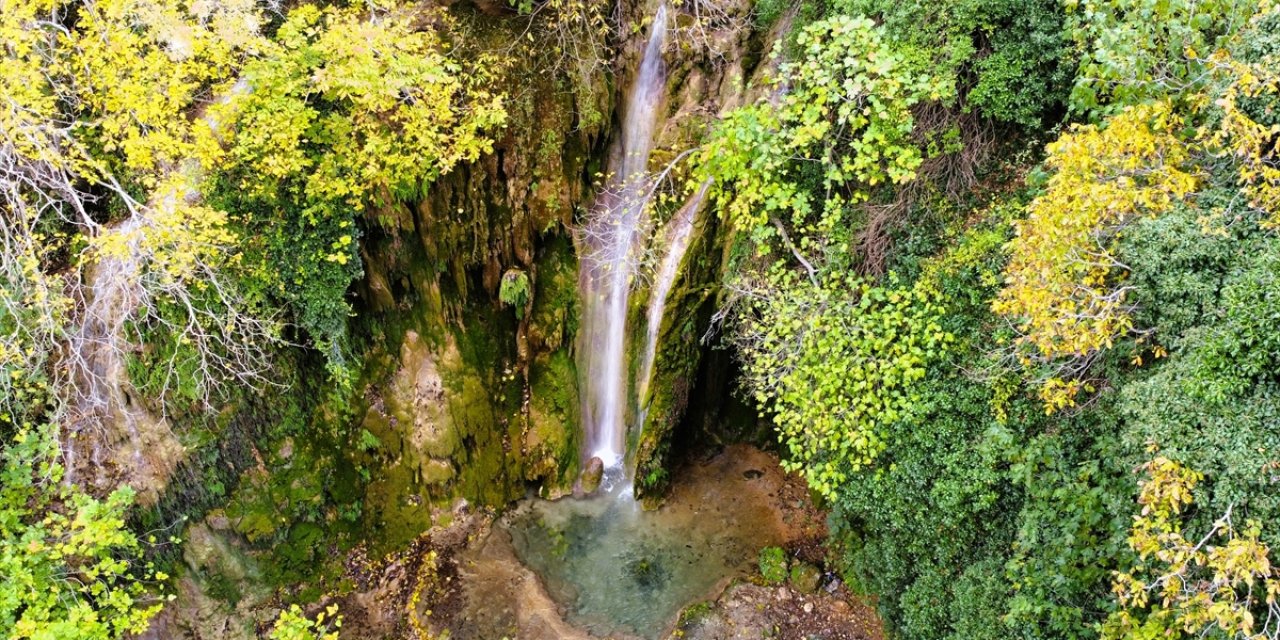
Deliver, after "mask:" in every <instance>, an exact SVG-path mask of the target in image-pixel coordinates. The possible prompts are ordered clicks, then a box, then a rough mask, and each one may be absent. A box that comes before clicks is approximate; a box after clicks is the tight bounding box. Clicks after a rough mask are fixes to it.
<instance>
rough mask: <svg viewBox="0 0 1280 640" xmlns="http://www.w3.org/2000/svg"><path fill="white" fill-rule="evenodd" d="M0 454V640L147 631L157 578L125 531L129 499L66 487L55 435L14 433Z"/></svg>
mask: <svg viewBox="0 0 1280 640" xmlns="http://www.w3.org/2000/svg"><path fill="white" fill-rule="evenodd" d="M5 445H6V448H5V450H4V452H3V454H2V456H0V459H2V463H3V467H0V576H3V577H4V579H3V580H0V635H3V636H4V637H6V638H12V639H14V640H21V639H24V638H32V639H38V640H44V639H51V638H57V639H58V640H108V639H114V638H122V637H126V636H129V635H131V634H136V633H139V632H142V631H145V630H146V628H147V626H148V623H149V621H150V619H151V618H152V616H154V615H155V614H156V613H157V612H158V611H159V610H160V605H159V603H158V600H159V599H158V598H157V597H156V596H155V595H154V594H151V593H149V592H148V588H147V583H148V582H150V581H151V580H152V579H155V580H159V579H160V576H159V575H154V574H153V573H152V570H151V568H150V565H143V564H142V562H141V561H140V559H139V556H140V555H141V546H140V543H139V541H138V539H137V538H136V537H135V536H134V534H133V533H132V532H131V531H129V529H128V528H127V527H126V526H125V520H124V519H125V513H126V510H127V509H128V507H129V505H130V504H131V503H132V502H133V492H132V491H130V490H129V489H120V490H117V491H116V492H114V493H112V494H111V495H110V496H109V497H108V498H106V499H105V500H96V499H94V498H91V497H89V496H88V495H85V494H84V493H82V492H81V491H80V490H79V489H77V488H75V487H74V486H72V485H69V484H65V483H64V482H63V477H62V473H63V471H62V467H61V466H60V465H59V464H58V463H57V456H58V450H57V441H56V439H55V430H54V429H53V428H51V427H40V428H37V429H35V430H22V431H19V432H18V434H17V436H16V437H15V438H14V439H13V440H12V441H11V442H6V443H5Z"/></svg>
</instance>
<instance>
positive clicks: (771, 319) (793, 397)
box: [737, 275, 952, 498]
mask: <svg viewBox="0 0 1280 640" xmlns="http://www.w3.org/2000/svg"><path fill="white" fill-rule="evenodd" d="M781 284H782V286H779V287H778V289H777V290H773V291H771V292H770V293H769V294H768V295H767V296H764V297H756V298H753V302H752V306H751V308H750V311H749V312H747V313H744V318H743V319H742V320H741V326H740V327H739V328H738V329H737V334H738V338H737V339H738V342H739V344H740V346H741V347H742V349H743V356H744V360H745V362H746V371H745V374H746V378H747V383H748V386H749V388H750V389H751V390H752V392H753V393H754V394H755V398H756V401H757V402H759V403H760V405H761V406H762V407H764V408H765V409H766V410H767V411H768V413H769V414H770V415H771V416H772V417H773V419H774V422H775V423H776V424H777V427H778V432H779V436H780V438H781V440H782V442H783V444H784V445H786V447H787V452H788V457H787V459H786V461H785V462H784V463H783V464H784V466H785V467H786V468H788V469H789V470H793V471H799V472H800V473H802V474H803V475H804V477H805V479H806V480H807V481H808V483H809V486H810V487H811V488H813V489H814V490H815V491H817V492H819V493H820V494H822V495H824V496H826V497H828V498H832V497H834V496H835V495H836V491H837V490H838V489H839V488H840V486H841V485H842V483H844V481H846V480H847V479H849V478H850V476H851V474H853V473H856V472H857V471H859V470H861V469H863V468H865V467H867V466H869V465H871V464H872V463H873V462H874V461H875V459H876V457H877V456H878V455H879V454H880V452H881V451H882V450H883V449H884V433H883V430H884V429H886V428H888V427H889V426H890V425H892V424H894V423H895V422H896V421H898V420H899V419H902V418H904V417H905V416H906V414H907V412H908V411H909V410H910V409H911V406H912V404H913V402H914V396H913V391H912V389H913V387H914V385H915V384H916V383H917V382H919V381H920V380H921V379H922V378H924V375H925V370H926V366H927V365H928V364H929V363H931V362H933V361H935V360H936V359H938V358H939V357H940V356H941V355H942V352H943V350H944V349H945V348H946V345H947V344H948V343H950V342H951V340H952V337H951V336H950V335H949V334H947V333H946V332H945V331H943V329H942V328H941V326H940V325H939V317H940V315H941V314H942V313H943V308H942V306H941V304H940V303H939V301H938V297H937V296H936V294H933V293H930V292H928V291H926V290H925V288H922V287H914V288H907V287H900V286H897V285H895V284H890V285H888V286H883V287H882V286H873V285H871V284H870V283H868V282H866V281H865V280H862V279H860V278H858V277H856V276H852V275H849V276H840V275H831V276H829V277H828V278H827V279H825V280H824V281H823V282H822V283H820V284H813V283H810V282H808V281H807V280H803V279H800V278H793V279H791V280H789V281H785V282H783V283H781Z"/></svg>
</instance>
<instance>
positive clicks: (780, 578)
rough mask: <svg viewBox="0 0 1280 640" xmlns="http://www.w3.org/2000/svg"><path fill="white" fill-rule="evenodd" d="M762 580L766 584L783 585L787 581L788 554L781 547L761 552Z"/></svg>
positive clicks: (769, 548) (768, 548) (766, 548)
mask: <svg viewBox="0 0 1280 640" xmlns="http://www.w3.org/2000/svg"><path fill="white" fill-rule="evenodd" d="M758 564H759V567H760V578H761V579H763V580H764V583H765V584H782V583H783V582H786V580H787V554H786V552H785V551H783V550H782V549H781V548H779V547H765V548H763V549H761V550H760V560H759V563H758Z"/></svg>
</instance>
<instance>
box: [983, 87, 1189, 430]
mask: <svg viewBox="0 0 1280 640" xmlns="http://www.w3.org/2000/svg"><path fill="white" fill-rule="evenodd" d="M1180 126H1181V120H1180V118H1178V116H1176V115H1175V114H1174V113H1173V112H1172V110H1171V108H1170V105H1169V104H1168V103H1156V104H1150V105H1143V106H1139V107H1131V108H1129V109H1126V110H1125V111H1123V112H1121V113H1120V114H1118V115H1116V116H1115V117H1113V118H1111V119H1110V120H1109V121H1108V122H1107V123H1106V125H1105V126H1102V127H1100V126H1093V125H1090V126H1077V127H1075V128H1073V129H1072V130H1071V131H1070V132H1068V133H1066V134H1064V135H1063V136H1062V137H1061V138H1060V139H1058V140H1057V141H1055V142H1053V143H1052V144H1050V145H1049V147H1048V152H1049V157H1048V159H1047V160H1046V161H1045V166H1046V168H1047V169H1048V170H1049V171H1050V172H1052V177H1050V178H1049V182H1048V184H1047V186H1046V188H1045V191H1044V193H1043V194H1041V195H1040V196H1039V197H1037V198H1036V199H1035V200H1034V201H1032V203H1031V204H1030V205H1029V206H1028V216H1027V219H1026V220H1023V221H1021V222H1018V223H1017V224H1016V225H1015V227H1016V232H1017V235H1016V237H1015V238H1014V239H1013V240H1012V242H1011V243H1010V249H1011V257H1010V261H1009V265H1008V267H1007V268H1006V269H1005V287H1004V289H1003V290H1002V291H1001V292H1000V294H999V296H998V298H997V299H996V301H995V303H994V308H995V310H996V312H998V313H1002V314H1005V315H1008V316H1010V317H1011V318H1012V319H1013V321H1014V323H1015V325H1016V327H1017V328H1018V330H1019V332H1020V336H1019V338H1018V340H1017V342H1018V344H1017V347H1018V352H1017V353H1018V357H1019V360H1020V361H1021V363H1022V364H1023V365H1024V366H1027V367H1040V366H1046V367H1047V369H1048V373H1047V374H1046V375H1043V376H1042V377H1041V380H1040V382H1041V383H1042V387H1041V395H1042V398H1043V400H1044V401H1045V404H1046V408H1047V409H1048V410H1054V409H1059V408H1062V407H1065V406H1069V405H1071V404H1073V403H1074V401H1075V400H1074V399H1075V396H1076V394H1077V393H1078V392H1079V391H1080V390H1081V389H1082V388H1083V385H1084V383H1083V382H1082V381H1081V379H1080V378H1081V375H1082V374H1083V373H1084V372H1085V370H1086V369H1087V368H1088V366H1089V364H1090V363H1091V362H1092V361H1093V359H1094V357H1095V356H1096V355H1097V354H1098V353H1099V352H1100V350H1102V349H1104V348H1106V347H1109V346H1110V345H1111V344H1112V343H1113V342H1114V341H1115V340H1116V338H1118V337H1120V336H1122V335H1125V334H1127V333H1128V332H1129V331H1130V330H1131V329H1133V324H1132V320H1131V319H1130V316H1129V305H1128V303H1127V302H1126V300H1125V297H1126V294H1127V292H1128V287H1126V286H1125V285H1124V282H1123V280H1124V276H1125V274H1126V273H1127V268H1126V267H1125V265H1124V264H1122V263H1120V262H1119V261H1118V260H1117V259H1116V257H1115V255H1114V243H1115V239H1116V237H1117V234H1119V233H1121V232H1122V230H1123V228H1124V226H1125V224H1126V223H1128V222H1131V221H1132V220H1134V219H1135V218H1137V217H1139V216H1147V215H1156V214H1159V213H1161V212H1163V211H1166V210H1168V209H1169V207H1170V206H1172V205H1173V204H1174V203H1175V202H1177V201H1178V200H1179V199H1180V198H1183V197H1185V196H1187V195H1188V194H1190V193H1191V192H1192V191H1193V190H1194V189H1195V186H1196V179H1195V176H1194V175H1192V174H1191V173H1189V172H1188V171H1186V170H1185V169H1184V165H1185V164H1186V162H1187V160H1188V157H1189V148H1188V145H1187V144H1186V143H1184V142H1183V141H1182V140H1181V139H1179V137H1178V133H1177V129H1178V127H1180Z"/></svg>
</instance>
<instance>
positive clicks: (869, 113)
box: [697, 16, 949, 251]
mask: <svg viewBox="0 0 1280 640" xmlns="http://www.w3.org/2000/svg"><path fill="white" fill-rule="evenodd" d="M797 46H798V47H799V49H800V50H799V52H798V53H797V55H796V60H795V61H792V62H785V63H783V64H782V65H781V67H780V69H779V72H778V75H777V76H776V77H774V78H773V79H772V81H771V84H770V88H771V89H773V90H774V91H778V92H781V94H782V95H781V96H780V97H779V98H778V103H777V104H775V103H774V101H773V100H772V99H771V98H763V99H761V100H760V101H759V102H757V103H756V104H754V105H750V106H747V107H744V108H741V109H736V110H734V111H732V112H730V113H729V114H728V115H727V116H726V117H725V119H724V120H723V121H722V122H721V123H720V124H719V125H718V126H717V127H716V129H715V131H714V132H713V133H712V136H711V139H710V140H709V141H708V142H707V144H706V145H704V148H703V150H702V152H701V153H700V154H699V160H698V167H699V168H698V174H699V175H698V180H697V181H700V180H701V179H704V178H713V179H715V180H716V182H717V187H718V195H717V201H718V204H719V206H720V210H721V213H722V215H725V216H726V217H728V218H729V219H730V220H732V221H733V222H734V223H735V224H737V225H740V226H742V227H743V228H746V229H749V230H750V231H751V232H752V233H754V234H757V235H760V234H762V235H763V236H764V237H770V236H772V235H773V234H774V233H775V225H774V224H772V223H771V220H773V219H777V218H782V219H783V220H784V221H785V222H787V223H790V224H793V225H795V226H796V227H798V228H799V229H801V230H803V232H804V233H805V235H804V236H803V237H802V238H801V239H800V240H799V241H798V244H799V248H800V249H801V250H802V251H808V250H809V249H810V248H811V246H810V245H811V243H814V242H817V241H818V237H819V236H821V235H824V234H827V233H830V232H832V231H833V230H834V229H835V228H836V227H837V226H839V224H840V223H841V222H843V221H845V220H846V216H847V215H849V211H848V209H847V207H848V206H849V205H852V204H855V203H858V202H862V201H864V200H866V199H867V197H868V190H869V189H872V188H875V187H877V186H878V185H885V184H902V183H904V182H906V181H908V180H910V179H912V178H913V177H914V176H915V170H916V168H917V167H919V166H920V163H921V161H922V158H921V152H920V150H919V149H918V148H917V147H916V146H915V145H914V144H912V141H911V140H910V138H909V136H910V133H911V130H912V116H911V111H910V109H911V107H912V106H913V105H916V104H918V103H920V102H922V101H925V100H930V99H933V100H936V99H939V98H941V97H942V96H944V95H945V94H946V93H947V92H948V91H949V89H948V87H947V85H946V84H945V83H944V82H942V81H940V80H937V79H935V78H934V77H932V76H930V75H929V74H927V73H926V72H924V71H923V70H921V69H918V68H913V67H911V66H910V65H908V64H907V61H906V60H905V59H904V58H903V57H902V56H901V55H900V54H899V53H897V52H896V51H894V50H893V49H892V48H891V47H889V46H888V45H887V43H886V42H885V40H884V37H883V35H882V33H881V31H880V30H879V29H877V28H876V27H875V25H874V24H873V23H872V22H871V21H870V20H868V19H865V18H850V17H847V16H837V17H834V18H828V19H825V20H822V21H820V22H817V23H814V24H813V25H810V26H808V27H805V28H804V29H803V31H801V33H800V35H799V36H798V40H797ZM775 55H778V54H777V52H775ZM815 194H821V195H818V196H815Z"/></svg>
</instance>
